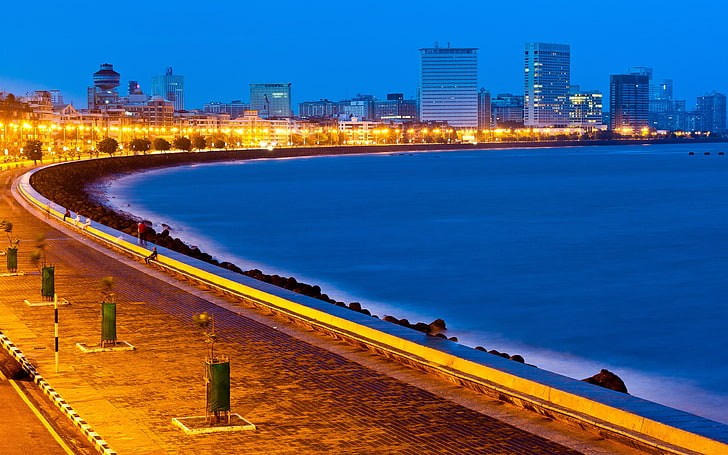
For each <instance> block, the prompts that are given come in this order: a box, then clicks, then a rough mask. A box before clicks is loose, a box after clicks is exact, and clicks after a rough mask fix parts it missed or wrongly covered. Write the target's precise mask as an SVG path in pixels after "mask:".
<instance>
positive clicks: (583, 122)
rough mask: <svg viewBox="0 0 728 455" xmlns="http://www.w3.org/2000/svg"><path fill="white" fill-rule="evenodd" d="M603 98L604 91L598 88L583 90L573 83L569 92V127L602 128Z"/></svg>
mask: <svg viewBox="0 0 728 455" xmlns="http://www.w3.org/2000/svg"><path fill="white" fill-rule="evenodd" d="M602 98H603V95H602V92H600V91H598V90H581V89H580V88H579V86H578V85H573V86H572V87H571V92H570V94H569V106H570V109H569V127H570V128H584V129H587V130H593V129H600V128H601V127H602V126H603V124H602V106H603V100H602Z"/></svg>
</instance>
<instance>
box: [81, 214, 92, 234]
mask: <svg viewBox="0 0 728 455" xmlns="http://www.w3.org/2000/svg"><path fill="white" fill-rule="evenodd" d="M89 226H91V218H89V217H86V222H85V223H83V228H82V229H83V230H84V231H85V230H86V229H88V227H89Z"/></svg>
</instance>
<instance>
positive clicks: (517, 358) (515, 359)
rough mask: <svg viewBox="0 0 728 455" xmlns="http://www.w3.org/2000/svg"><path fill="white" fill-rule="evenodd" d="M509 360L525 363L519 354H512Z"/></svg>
mask: <svg viewBox="0 0 728 455" xmlns="http://www.w3.org/2000/svg"><path fill="white" fill-rule="evenodd" d="M511 360H513V361H516V362H518V363H526V361H525V360H524V358H523V357H522V356H520V355H519V354H516V355H512V356H511Z"/></svg>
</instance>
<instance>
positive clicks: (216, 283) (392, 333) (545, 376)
mask: <svg viewBox="0 0 728 455" xmlns="http://www.w3.org/2000/svg"><path fill="white" fill-rule="evenodd" d="M33 172H35V171H32V172H29V173H27V174H25V175H23V176H22V177H21V178H20V179H19V180H18V181H16V182H15V184H14V189H15V191H16V192H17V193H18V194H20V195H22V197H23V198H24V199H25V200H27V201H28V202H29V203H30V204H31V205H32V206H34V207H35V208H37V209H38V210H41V211H43V212H46V213H48V212H50V216H51V217H52V218H55V219H58V220H59V221H60V220H61V219H62V217H63V214H62V213H61V212H60V211H59V210H55V209H53V208H51V209H50V211H49V210H48V207H49V202H50V201H48V200H47V199H45V198H44V197H43V196H41V195H40V194H38V193H37V192H36V191H35V190H34V189H33V188H32V187H31V186H30V183H29V182H30V175H32V173H33ZM71 224H72V223H71ZM80 231H81V232H83V233H84V234H85V235H86V236H88V238H89V239H92V240H94V241H96V242H101V243H103V244H105V245H107V246H109V247H111V248H112V249H114V250H116V251H118V252H121V253H122V254H125V255H127V256H130V257H134V258H136V259H138V260H141V259H143V258H144V257H146V256H148V255H149V253H150V250H149V249H147V248H146V247H145V246H142V245H139V244H138V243H137V239H136V238H135V237H133V236H130V235H128V234H125V233H122V232H119V231H116V230H113V229H111V228H109V227H107V226H103V225H98V224H96V223H92V224H91V225H90V226H89V227H87V228H85V229H82V230H80ZM157 250H158V252H159V256H158V257H157V259H156V260H155V261H154V265H155V266H157V267H159V268H161V269H164V270H165V271H167V272H169V273H172V274H174V275H177V276H180V277H184V278H186V279H190V280H193V281H195V282H197V283H201V284H204V285H206V286H208V287H210V288H212V289H214V290H217V291H219V292H222V293H224V294H226V295H229V296H232V297H235V298H236V299H238V300H240V301H242V302H245V303H246V304H248V305H251V306H254V307H256V308H258V309H262V310H264V311H267V312H270V313H273V314H276V315H280V316H283V317H285V318H287V319H288V320H289V321H291V322H293V323H295V324H298V325H301V326H303V327H306V328H310V329H313V330H316V331H319V332H321V333H325V334H327V335H330V336H332V337H335V338H337V339H340V340H344V341H346V342H348V343H352V344H354V345H356V346H359V347H362V348H365V349H368V350H370V351H372V352H375V353H378V354H381V355H384V356H386V357H388V358H391V359H393V360H396V361H398V362H401V363H403V364H406V365H408V366H411V367H414V368H417V369H420V370H422V371H425V372H428V373H430V374H435V375H438V376H440V377H442V378H445V379H447V380H448V381H451V382H453V383H456V384H458V385H461V386H463V387H467V388H469V389H471V390H475V391H477V392H479V393H483V394H486V395H489V396H492V397H494V398H497V399H499V400H502V401H506V402H509V403H512V404H515V405H517V406H521V407H523V408H526V409H529V410H531V411H534V412H538V413H540V414H542V415H545V416H548V417H550V418H553V419H556V420H560V421H564V422H567V423H569V424H572V425H576V426H578V427H579V428H581V429H584V430H587V431H592V432H595V433H596V434H598V435H600V436H602V437H607V438H611V439H615V440H618V441H620V442H622V443H625V444H627V445H630V446H633V447H635V448H637V449H640V450H644V451H647V452H651V453H670V454H711V455H712V454H715V455H718V454H728V426H727V425H724V424H721V423H719V422H714V421H711V420H708V419H705V418H702V417H699V416H696V415H693V414H689V413H687V412H683V411H680V410H677V409H673V408H669V407H666V406H663V405H660V404H657V403H653V402H650V401H647V400H643V399H640V398H637V397H633V396H631V395H626V394H623V393H619V392H615V391H612V390H608V389H604V388H602V387H598V386H595V385H592V384H588V383H585V382H582V381H578V380H575V379H572V378H568V377H565V376H561V375H558V374H555V373H552V372H549V371H546V370H542V369H539V368H535V367H532V366H529V365H525V364H522V363H519V362H515V361H511V360H508V359H504V358H502V357H500V356H496V355H492V354H488V353H486V352H482V351H478V350H475V349H471V348H468V347H466V346H463V345H460V344H458V343H455V342H452V341H449V340H447V339H443V338H439V337H433V336H429V335H426V334H423V333H421V332H418V331H415V330H412V329H409V328H406V327H402V326H399V325H395V324H392V323H389V322H386V321H382V320H380V319H377V318H373V317H371V316H367V315H364V314H361V313H358V312H355V311H351V310H349V309H347V308H342V307H339V306H336V305H332V304H330V303H327V302H323V301H321V300H318V299H314V298H311V297H307V296H303V295H301V294H297V293H294V292H292V291H288V290H286V289H283V288H279V287H276V286H273V285H270V284H268V283H264V282H261V281H258V280H254V279H252V278H250V277H247V276H244V275H241V274H237V273H234V272H231V271H228V270H226V269H223V268H221V267H217V266H214V265H212V264H208V263H206V262H203V261H200V260H197V259H194V258H191V257H188V256H184V255H182V254H180V253H177V252H175V251H171V250H168V249H166V248H162V247H159V246H158V247H157Z"/></svg>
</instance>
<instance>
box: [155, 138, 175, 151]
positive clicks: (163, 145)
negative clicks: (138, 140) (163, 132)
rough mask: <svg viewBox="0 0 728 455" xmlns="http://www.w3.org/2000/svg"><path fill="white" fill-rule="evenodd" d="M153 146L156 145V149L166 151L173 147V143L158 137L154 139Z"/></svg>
mask: <svg viewBox="0 0 728 455" xmlns="http://www.w3.org/2000/svg"><path fill="white" fill-rule="evenodd" d="M152 147H154V150H159V151H160V152H166V151H167V150H169V149H171V148H172V145H171V144H170V143H169V141H168V140H166V139H162V138H161V137H158V138H156V139H155V140H154V142H152Z"/></svg>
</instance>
